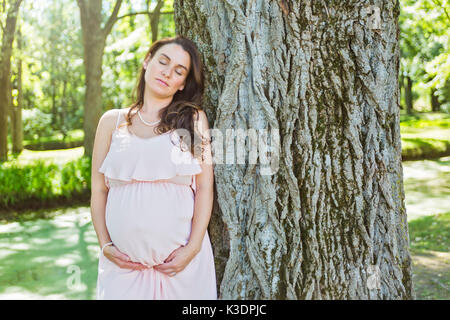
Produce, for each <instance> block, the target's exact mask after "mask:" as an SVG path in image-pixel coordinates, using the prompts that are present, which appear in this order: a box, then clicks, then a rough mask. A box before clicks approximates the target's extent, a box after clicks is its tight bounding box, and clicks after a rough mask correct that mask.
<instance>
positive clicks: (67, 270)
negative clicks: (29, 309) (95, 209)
mask: <svg viewBox="0 0 450 320" xmlns="http://www.w3.org/2000/svg"><path fill="white" fill-rule="evenodd" d="M98 253H99V249H98V244H97V237H96V235H95V231H94V228H93V226H92V223H91V222H90V213H89V208H86V207H81V208H67V209H64V210H59V211H57V212H56V211H55V212H54V213H53V214H52V215H51V218H50V219H38V220H33V221H26V219H25V220H22V221H16V222H10V223H7V224H0V283H1V286H0V299H4V298H7V299H10V298H18V299H30V298H31V299H94V298H95V286H96V280H97V266H98V265H97V263H98Z"/></svg>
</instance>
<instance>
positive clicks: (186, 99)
mask: <svg viewBox="0 0 450 320" xmlns="http://www.w3.org/2000/svg"><path fill="white" fill-rule="evenodd" d="M170 43H176V44H178V45H180V46H181V47H182V48H183V49H184V50H185V51H186V52H187V53H189V55H190V58H191V68H190V70H189V73H188V75H187V77H186V83H185V86H184V88H183V90H181V91H180V90H178V91H177V92H176V93H175V94H174V96H173V99H172V101H171V102H170V103H169V105H167V106H166V107H164V108H162V109H161V110H160V111H159V114H158V116H159V118H161V122H160V123H159V124H158V126H157V127H156V128H155V130H156V132H157V133H158V134H162V133H165V132H167V131H170V130H172V129H186V130H187V131H188V132H189V135H186V134H183V133H185V132H186V131H185V130H183V131H182V134H180V142H181V143H180V145H181V144H182V143H183V144H184V145H185V146H186V145H189V146H190V148H189V151H190V152H191V154H192V155H193V156H194V157H195V154H196V153H197V154H201V155H202V160H203V150H204V149H203V147H202V146H203V145H204V144H206V143H208V140H207V139H206V138H205V137H204V136H203V135H201V134H199V132H198V130H195V121H198V119H199V114H198V110H202V108H201V104H202V98H203V91H204V70H203V63H202V60H201V58H200V54H199V52H198V49H197V46H196V45H195V43H194V42H193V41H192V40H189V39H187V38H185V37H183V36H180V35H178V36H175V37H170V38H163V39H160V40H158V41H155V42H154V43H153V44H152V45H151V47H150V49H149V50H148V52H147V54H146V55H145V58H144V61H145V60H146V59H147V58H148V57H149V56H150V59H152V58H153V57H154V56H155V53H156V52H157V51H158V49H159V48H161V47H162V46H164V45H166V44H170ZM144 92H145V69H144V67H143V66H142V67H141V72H140V75H139V78H138V81H137V84H136V86H135V88H134V90H133V101H134V102H133V103H132V104H131V105H130V106H129V107H130V110H129V111H128V113H127V114H126V117H125V120H126V123H125V125H127V126H129V125H131V118H132V117H133V116H134V115H136V113H137V112H138V111H139V110H140V109H142V107H143V105H144ZM194 117H195V118H194ZM186 141H188V142H186ZM191 141H193V142H194V143H191ZM197 141H200V144H201V145H199V144H198V143H196V142H197ZM199 148H200V149H201V152H200V153H199V152H198V151H197V150H198V149H199Z"/></svg>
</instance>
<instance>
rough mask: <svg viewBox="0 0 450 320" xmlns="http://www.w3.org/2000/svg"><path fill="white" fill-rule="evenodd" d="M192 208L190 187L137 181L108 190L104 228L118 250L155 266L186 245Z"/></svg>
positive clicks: (136, 260)
mask: <svg viewBox="0 0 450 320" xmlns="http://www.w3.org/2000/svg"><path fill="white" fill-rule="evenodd" d="M193 211H194V196H193V193H192V190H191V189H190V187H189V186H183V185H178V184H174V183H167V182H166V183H164V182H136V183H132V184H128V185H124V186H120V187H115V188H111V189H110V190H109V193H108V200H107V204H106V217H105V218H106V227H107V229H108V232H109V235H110V237H111V240H112V241H113V242H114V245H115V246H116V247H117V249H119V250H120V251H121V252H123V253H125V254H127V255H128V256H129V257H130V258H131V260H132V261H135V262H140V263H143V264H145V265H147V266H154V265H157V264H161V263H163V262H164V260H165V259H166V258H167V257H168V256H169V254H170V253H171V252H172V251H173V250H175V249H176V248H178V247H180V246H182V245H186V244H187V242H188V240H189V236H190V232H191V224H192V217H193Z"/></svg>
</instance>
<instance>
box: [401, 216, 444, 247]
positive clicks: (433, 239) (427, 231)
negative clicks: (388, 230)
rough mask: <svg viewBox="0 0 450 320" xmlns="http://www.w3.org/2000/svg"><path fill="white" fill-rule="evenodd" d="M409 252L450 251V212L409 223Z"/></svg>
mask: <svg viewBox="0 0 450 320" xmlns="http://www.w3.org/2000/svg"><path fill="white" fill-rule="evenodd" d="M409 234H410V242H411V243H410V246H411V250H414V252H416V253H419V252H423V251H424V250H432V251H441V252H449V251H450V211H449V212H447V213H441V214H436V215H431V216H425V217H421V218H418V219H414V220H412V221H410V222H409Z"/></svg>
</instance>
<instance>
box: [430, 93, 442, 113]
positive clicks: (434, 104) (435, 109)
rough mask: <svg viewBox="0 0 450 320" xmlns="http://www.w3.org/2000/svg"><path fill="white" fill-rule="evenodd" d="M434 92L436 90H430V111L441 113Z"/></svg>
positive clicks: (439, 104)
mask: <svg viewBox="0 0 450 320" xmlns="http://www.w3.org/2000/svg"><path fill="white" fill-rule="evenodd" d="M436 91H437V90H436V89H431V97H430V98H431V111H433V112H441V103H440V102H439V98H438V96H437V95H436Z"/></svg>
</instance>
